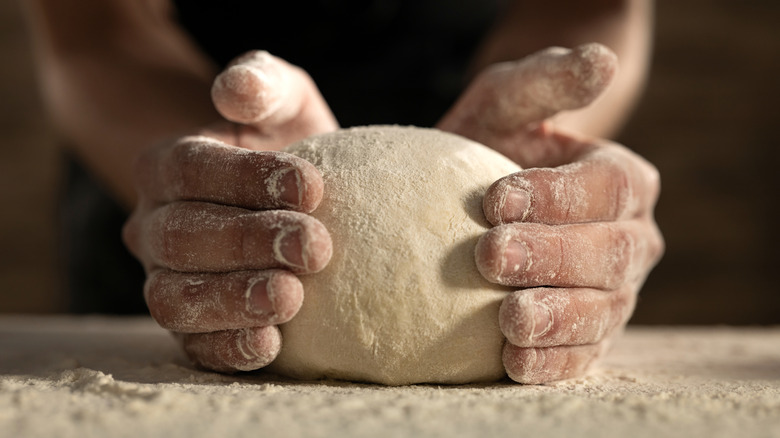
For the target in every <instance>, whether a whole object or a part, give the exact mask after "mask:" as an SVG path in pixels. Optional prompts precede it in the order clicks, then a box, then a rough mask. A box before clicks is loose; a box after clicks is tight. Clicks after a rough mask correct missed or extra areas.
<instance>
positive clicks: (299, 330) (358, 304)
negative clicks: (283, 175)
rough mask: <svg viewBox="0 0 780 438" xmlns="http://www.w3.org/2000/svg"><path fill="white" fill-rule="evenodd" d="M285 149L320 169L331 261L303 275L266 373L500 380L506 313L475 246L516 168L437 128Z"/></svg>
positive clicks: (350, 134) (328, 139)
mask: <svg viewBox="0 0 780 438" xmlns="http://www.w3.org/2000/svg"><path fill="white" fill-rule="evenodd" d="M287 152H291V153H293V154H295V155H297V156H299V157H302V158H304V159H306V160H307V161H309V162H311V163H313V164H314V165H315V166H316V167H317V168H318V169H319V170H320V171H321V172H322V176H323V179H324V182H325V195H324V198H323V201H322V203H321V205H320V206H319V207H318V209H317V210H316V211H315V212H314V213H313V216H314V217H316V218H317V219H319V220H320V221H322V223H323V224H325V226H326V227H327V228H328V230H329V231H330V233H331V237H332V238H333V247H334V250H333V258H332V259H331V261H330V263H329V264H328V266H327V267H326V268H325V269H324V270H323V271H321V272H319V273H317V274H313V275H308V276H302V277H301V281H302V282H303V287H304V291H305V299H304V304H303V307H302V308H301V311H300V313H299V314H298V315H297V316H296V317H295V318H294V319H293V320H292V321H291V322H289V323H287V324H284V325H283V326H282V327H281V330H282V337H283V347H282V352H281V354H280V355H279V357H278V358H277V359H276V360H275V361H274V362H273V363H272V364H271V366H270V367H269V369H270V370H271V371H273V372H277V373H279V374H283V375H287V376H290V377H295V378H300V379H316V378H323V377H328V378H335V379H346V380H358V381H368V382H377V383H384V384H389V385H402V384H411V383H422V382H437V383H465V382H477V381H491V380H496V379H499V378H501V377H502V376H504V368H503V365H502V363H501V348H502V345H503V343H504V338H503V336H502V334H501V332H500V329H499V327H498V308H499V305H500V303H501V300H502V299H503V298H504V296H505V295H506V293H507V291H508V289H506V288H504V287H500V286H496V285H493V284H490V283H488V282H487V281H485V280H484V279H483V278H482V277H481V275H480V274H479V272H478V271H477V269H476V265H475V263H474V247H475V245H476V242H477V240H478V238H479V236H480V235H482V234H483V233H484V231H485V230H487V229H488V227H489V224H488V223H487V221H486V220H485V218H484V216H483V213H482V197H483V194H484V192H485V190H486V189H487V188H488V187H489V186H490V184H492V183H493V182H494V181H496V180H497V179H499V178H500V177H502V176H506V175H508V174H510V173H513V172H516V171H518V170H519V167H518V166H517V165H516V164H514V163H513V162H511V161H510V160H509V159H507V158H505V157H504V156H502V155H500V154H498V153H496V152H494V151H492V150H490V149H488V148H487V147H485V146H483V145H480V144H478V143H475V142H472V141H470V140H467V139H465V138H463V137H459V136H456V135H453V134H448V133H444V132H441V131H437V130H433V129H422V128H414V127H398V126H371V127H361V128H353V129H349V130H341V131H337V132H335V133H330V134H325V135H321V136H317V137H313V138H309V139H307V140H304V141H302V142H299V143H297V144H294V145H292V146H290V147H289V148H288V149H287Z"/></svg>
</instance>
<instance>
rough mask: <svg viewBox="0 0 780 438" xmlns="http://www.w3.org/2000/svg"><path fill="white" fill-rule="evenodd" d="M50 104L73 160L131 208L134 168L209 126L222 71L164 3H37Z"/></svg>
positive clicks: (36, 31)
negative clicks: (212, 93) (163, 145)
mask: <svg viewBox="0 0 780 438" xmlns="http://www.w3.org/2000/svg"><path fill="white" fill-rule="evenodd" d="M26 4H27V12H28V14H27V15H28V18H29V22H30V27H31V29H32V31H33V36H34V42H35V51H36V56H37V57H38V62H39V65H40V74H41V83H42V85H43V92H44V98H45V100H46V103H47V105H48V107H49V110H50V113H51V117H52V118H53V120H54V122H55V124H56V125H57V127H58V129H59V130H60V132H61V133H62V135H63V136H65V138H66V139H67V140H68V142H69V144H70V145H72V146H73V147H74V148H75V151H74V152H75V153H76V155H77V156H78V157H79V158H80V159H81V160H82V161H83V162H84V163H85V164H86V165H87V166H88V167H89V168H90V169H91V170H92V171H93V172H94V173H95V174H96V175H97V176H98V177H99V178H100V179H101V180H102V181H103V182H104V183H105V184H106V185H107V186H108V188H109V189H110V190H111V191H112V192H113V193H114V195H115V196H116V197H117V198H118V199H119V200H120V201H121V202H122V203H123V204H124V205H125V206H126V207H128V209H129V208H131V207H133V206H134V205H135V202H136V194H135V191H134V189H133V178H132V164H133V162H134V161H135V159H136V157H137V156H138V155H139V154H140V153H141V152H142V151H144V150H146V149H147V148H149V147H150V146H152V145H155V144H157V143H159V142H161V141H163V140H165V139H170V138H172V137H175V136H178V135H181V134H184V133H189V132H192V131H193V130H195V129H196V127H199V126H202V125H205V124H208V123H212V122H213V121H214V120H217V119H218V117H219V116H218V114H217V113H216V111H215V110H214V107H213V105H212V104H211V101H210V98H209V93H208V90H209V88H210V85H211V82H212V80H213V77H214V76H215V75H216V68H215V67H214V66H212V65H211V64H210V62H209V61H208V60H207V59H206V58H205V57H204V56H203V55H202V54H201V53H200V52H199V51H198V50H197V49H196V47H195V46H194V44H193V43H192V42H191V41H190V40H189V39H188V38H187V36H186V35H185V34H184V33H183V32H181V31H180V30H179V29H178V28H177V27H176V24H175V23H174V22H173V20H172V18H171V11H170V5H169V3H168V1H167V0H143V1H139V0H74V1H69V2H62V1H59V0H32V1H30V2H27V3H26Z"/></svg>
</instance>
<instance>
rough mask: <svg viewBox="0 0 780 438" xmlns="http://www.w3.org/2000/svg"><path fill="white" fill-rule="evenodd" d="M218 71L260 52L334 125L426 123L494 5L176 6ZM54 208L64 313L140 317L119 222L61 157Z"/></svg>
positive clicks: (457, 80) (134, 271)
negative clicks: (285, 68)
mask: <svg viewBox="0 0 780 438" xmlns="http://www.w3.org/2000/svg"><path fill="white" fill-rule="evenodd" d="M174 3H175V5H176V8H177V19H178V21H179V23H180V24H181V25H182V27H183V28H184V29H185V30H186V31H188V32H189V33H190V35H191V36H192V37H193V38H194V40H195V41H196V43H197V44H198V45H199V46H200V47H201V48H202V49H203V51H204V52H205V53H206V54H208V55H209V56H210V57H211V58H212V59H213V60H214V61H215V62H216V63H217V64H218V65H220V66H225V65H226V64H227V63H228V62H229V61H230V60H231V59H233V58H235V57H236V56H238V55H240V54H242V53H244V52H246V51H249V50H254V49H263V50H267V51H269V52H271V53H272V54H274V55H277V56H279V57H281V58H284V59H286V60H287V61H289V62H291V63H293V64H296V65H298V66H300V67H302V68H304V69H305V70H306V71H307V72H308V73H309V74H310V75H311V76H312V78H314V80H315V82H316V83H317V85H318V87H319V89H320V91H321V92H322V94H323V96H324V97H325V100H326V101H327V102H328V104H329V105H330V107H331V109H332V110H333V112H334V114H335V115H336V118H337V119H338V120H339V123H340V124H341V126H343V127H346V126H356V125H368V124H408V125H416V126H431V125H433V124H434V123H435V122H436V121H437V120H438V118H439V117H441V116H442V115H443V113H444V112H445V111H446V110H447V108H449V106H450V105H451V104H452V103H453V102H454V100H455V98H456V97H457V96H458V95H459V94H460V91H461V90H462V89H463V87H464V86H465V84H466V79H465V77H464V75H465V72H466V68H467V66H468V62H469V60H470V57H471V55H472V53H473V52H474V51H475V49H476V47H477V45H478V44H479V43H480V42H481V39H482V37H483V36H484V35H485V33H486V31H487V29H488V27H489V26H490V25H491V24H492V22H493V19H494V17H495V16H496V14H497V13H498V11H499V8H500V6H499V3H501V0H363V1H360V0H310V1H278V0H277V1H273V2H262V1H254V2H253V1H246V0H220V1H218V2H217V1H195V0H183V1H174ZM66 170H67V172H66V191H65V193H64V196H63V204H62V209H61V218H62V221H61V223H62V226H63V229H62V237H63V239H62V243H63V245H62V250H63V257H62V258H63V260H64V268H65V273H66V278H67V288H68V292H69V295H70V297H71V309H70V310H71V311H73V312H79V313H85V312H101V313H118V314H123V313H139V312H145V311H146V306H145V304H144V302H143V295H142V287H143V279H144V274H143V271H142V269H141V267H140V265H139V264H138V262H137V261H135V260H134V259H133V258H132V256H131V255H130V254H129V253H128V252H127V250H126V249H125V248H124V246H123V244H122V242H121V239H120V233H121V227H122V224H123V223H124V221H125V220H126V218H127V212H126V211H124V210H123V209H122V208H121V207H120V206H119V205H118V204H116V202H114V201H113V200H112V199H111V197H110V196H109V194H108V193H107V192H106V191H105V190H103V189H102V188H101V187H100V185H99V184H97V183H96V182H95V181H94V179H93V178H92V177H91V175H89V173H88V172H86V171H85V169H84V168H83V166H81V165H79V163H78V162H77V161H76V160H74V159H73V158H72V157H69V158H68V160H67V169H66Z"/></svg>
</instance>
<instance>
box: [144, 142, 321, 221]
mask: <svg viewBox="0 0 780 438" xmlns="http://www.w3.org/2000/svg"><path fill="white" fill-rule="evenodd" d="M136 180H137V181H139V182H140V184H142V186H141V187H139V189H140V190H141V191H142V192H143V193H144V194H145V195H147V196H148V197H149V198H151V199H153V200H154V201H157V202H160V203H167V202H173V201H179V200H182V201H203V202H213V203H217V204H225V205H235V206H239V207H244V208H250V209H276V208H283V209H292V210H297V211H304V212H311V211H313V210H314V209H315V208H316V207H317V205H319V202H320V200H321V199H322V191H323V184H322V177H321V176H320V173H319V171H318V170H317V169H316V168H315V167H314V166H313V165H312V164H311V163H308V162H307V161H306V160H303V159H301V158H298V157H296V156H294V155H290V154H284V153H280V152H252V151H247V150H244V149H240V148H237V147H233V146H229V145H227V144H224V143H222V142H219V141H216V140H214V139H210V138H207V137H184V138H182V139H180V140H179V141H178V142H176V143H175V144H174V145H172V146H170V147H167V148H162V149H156V150H151V151H149V152H148V153H146V154H144V155H143V156H142V157H141V158H140V159H139V161H138V163H137V164H136Z"/></svg>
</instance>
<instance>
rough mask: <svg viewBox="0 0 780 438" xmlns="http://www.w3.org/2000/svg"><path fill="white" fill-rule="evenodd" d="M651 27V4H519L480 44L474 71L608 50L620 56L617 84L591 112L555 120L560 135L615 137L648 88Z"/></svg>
mask: <svg viewBox="0 0 780 438" xmlns="http://www.w3.org/2000/svg"><path fill="white" fill-rule="evenodd" d="M652 21H653V4H652V0H591V1H576V0H515V1H514V3H513V4H512V5H511V6H510V8H509V10H508V11H507V14H506V15H505V18H504V19H503V20H502V21H501V22H499V23H498V24H497V25H496V27H495V28H494V29H493V31H492V32H491V33H490V34H489V35H488V37H487V38H486V39H485V41H484V43H483V44H482V47H481V49H480V51H479V53H478V54H477V57H476V58H475V61H474V70H475V71H478V70H480V69H482V68H484V67H486V66H487V65H490V64H492V63H495V62H502V61H509V60H514V59H519V58H522V57H524V56H526V55H528V54H530V53H533V52H536V51H538V50H541V49H543V48H546V47H550V46H562V47H574V46H578V45H581V44H584V43H589V42H598V43H601V44H604V45H606V46H607V47H609V48H610V49H612V50H613V51H614V52H615V53H616V54H617V55H618V59H619V72H618V75H617V77H616V78H615V81H614V82H613V84H612V85H611V87H610V88H609V89H608V90H607V91H606V93H605V94H604V95H603V96H602V97H601V98H600V99H599V100H598V101H597V102H595V103H594V104H592V105H591V106H589V107H588V108H586V109H583V110H578V111H572V112H567V113H563V114H560V115H558V116H557V117H556V118H555V119H554V120H555V124H556V125H557V126H559V127H560V128H562V129H566V130H573V131H576V132H581V133H584V134H589V135H593V136H598V137H611V136H614V135H615V134H616V132H617V131H618V130H619V129H620V127H621V126H622V125H623V124H624V122H625V120H626V119H627V117H628V115H629V114H630V112H631V110H632V109H633V107H634V105H635V104H636V102H637V100H638V98H639V96H640V94H641V92H642V89H643V87H644V84H645V81H646V77H647V70H648V67H649V62H650V53H651V42H652Z"/></svg>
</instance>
